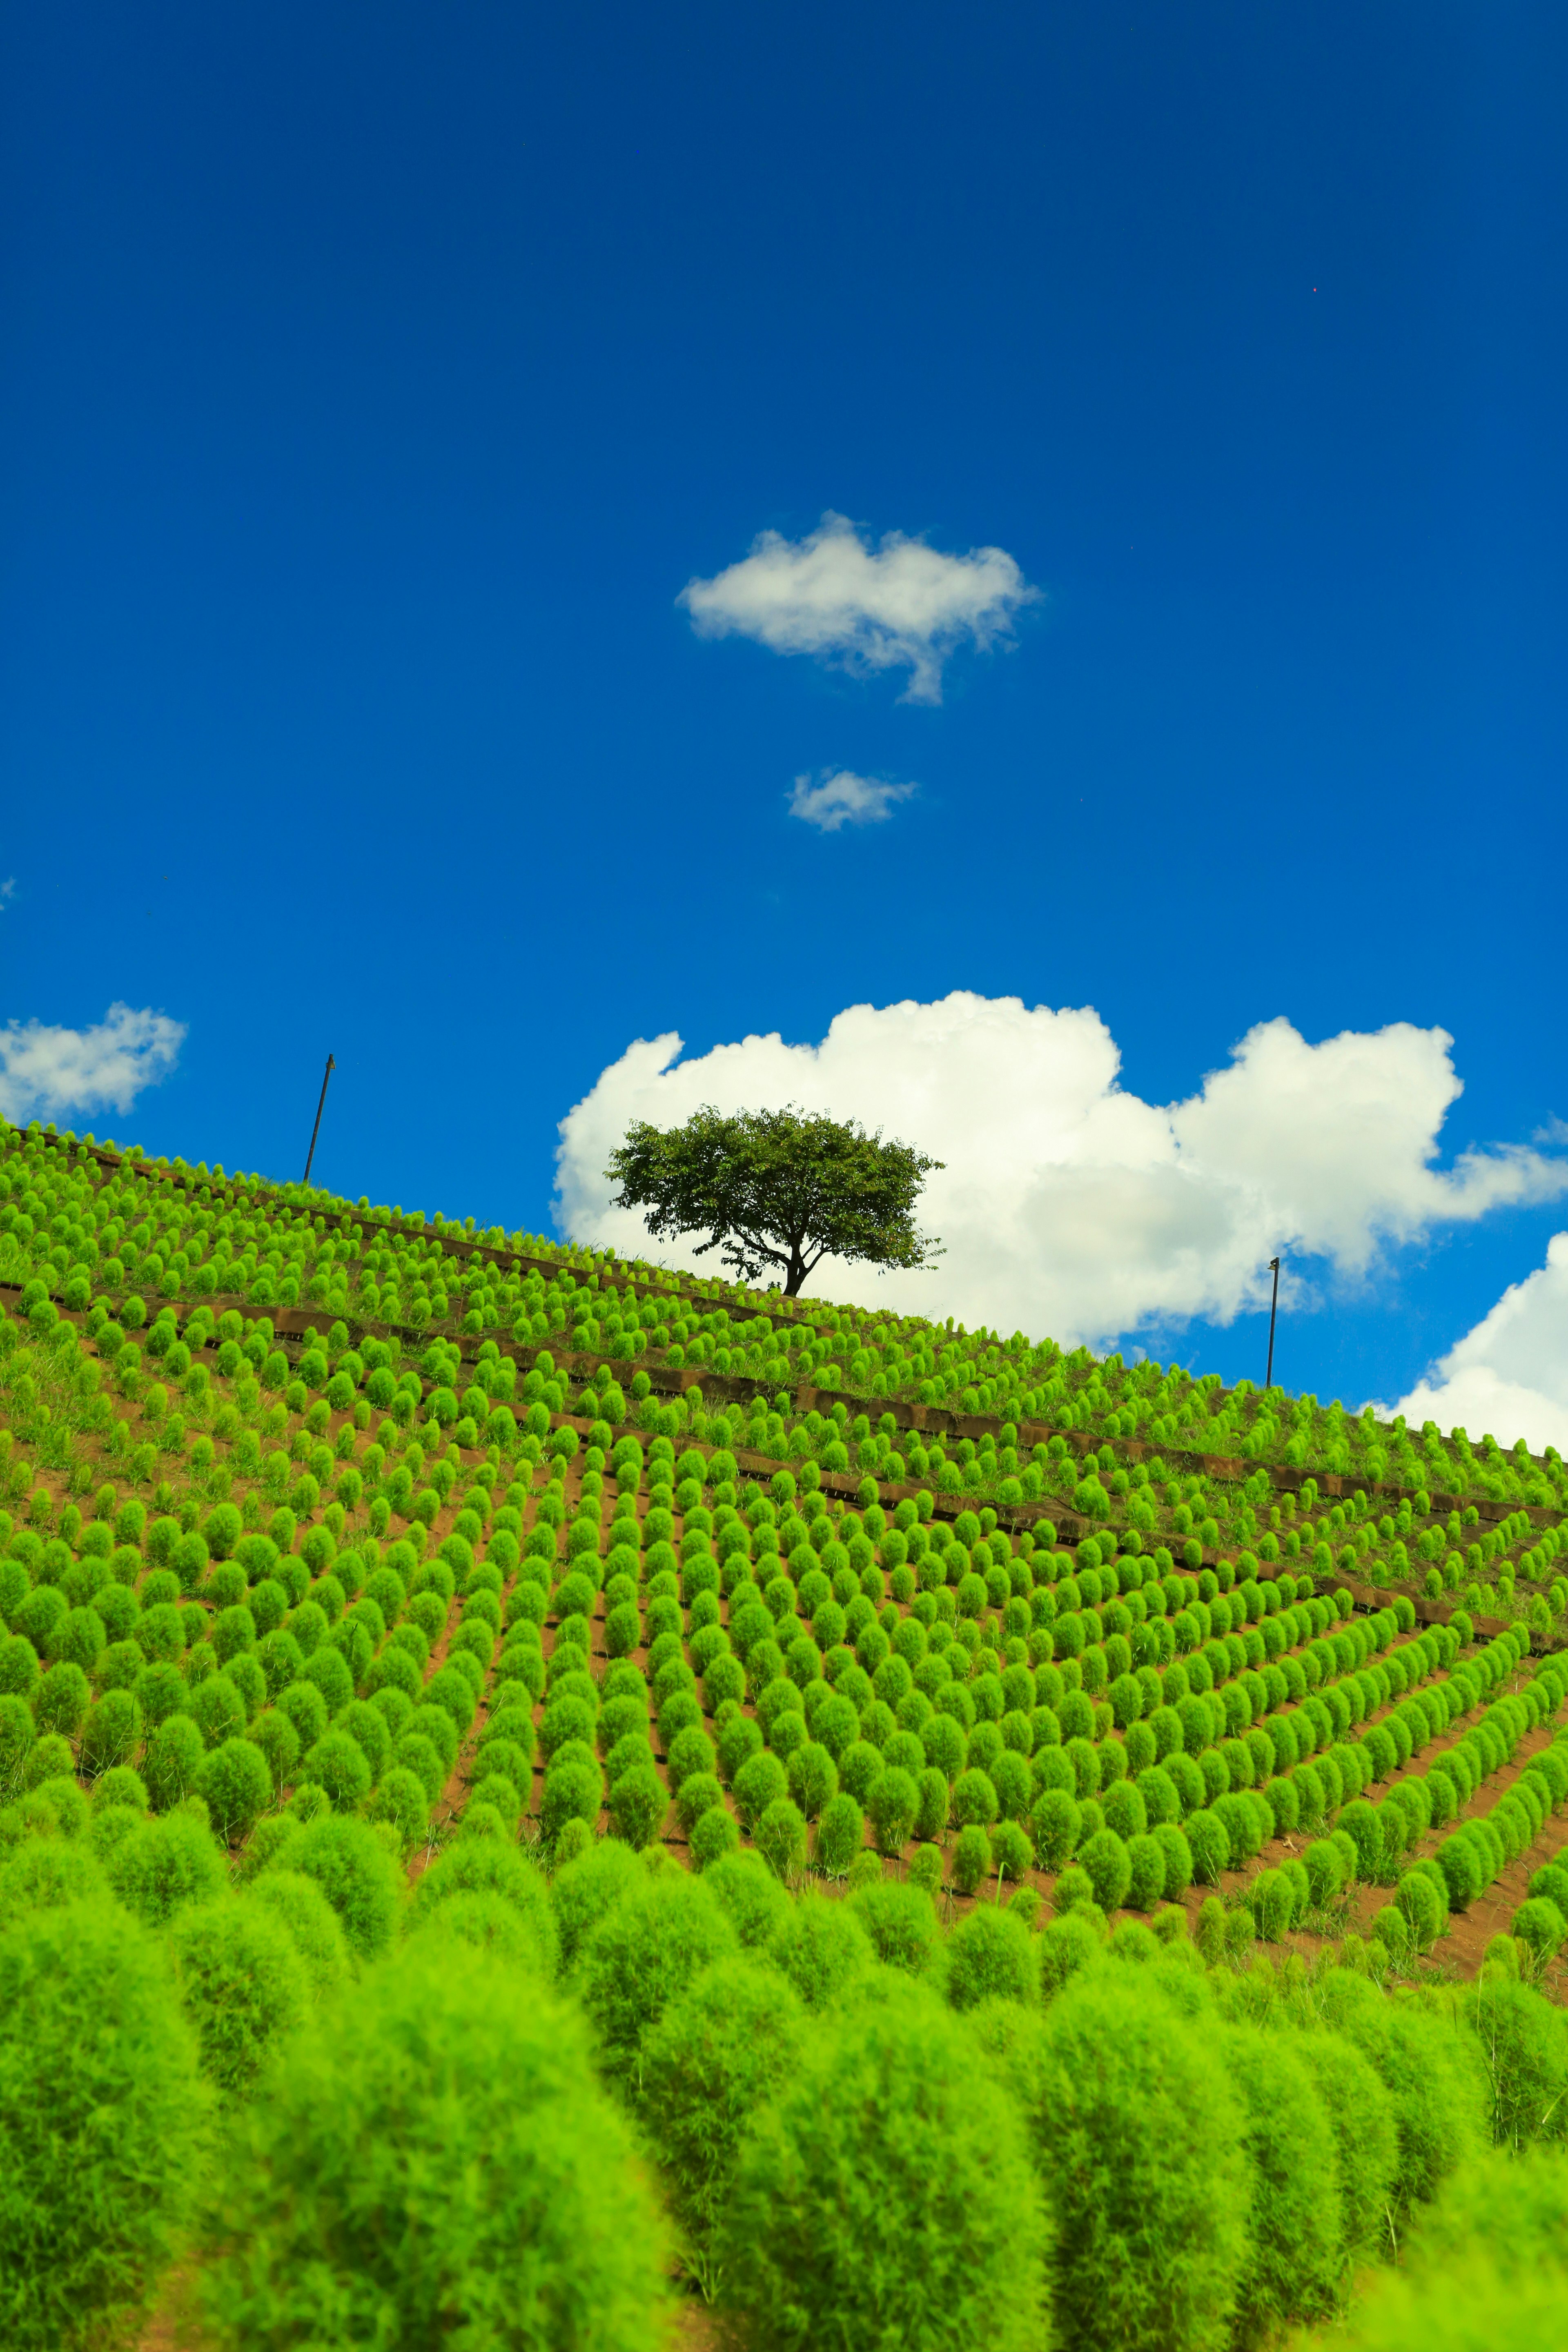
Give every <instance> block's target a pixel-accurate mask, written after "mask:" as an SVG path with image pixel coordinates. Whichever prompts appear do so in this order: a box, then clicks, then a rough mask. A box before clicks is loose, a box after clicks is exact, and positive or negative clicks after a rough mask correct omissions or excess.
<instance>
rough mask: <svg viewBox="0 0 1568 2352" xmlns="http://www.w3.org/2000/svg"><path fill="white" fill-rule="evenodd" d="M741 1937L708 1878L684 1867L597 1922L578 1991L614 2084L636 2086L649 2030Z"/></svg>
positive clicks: (581, 1963)
mask: <svg viewBox="0 0 1568 2352" xmlns="http://www.w3.org/2000/svg"><path fill="white" fill-rule="evenodd" d="M739 1940H740V1939H739V1938H738V1937H737V1936H736V1934H735V1930H734V1928H733V1927H732V1926H731V1923H730V1920H729V1918H728V1917H727V1916H726V1915H725V1912H724V1910H723V1907H722V1906H721V1904H720V1903H719V1902H718V1900H717V1898H716V1897H715V1896H714V1895H712V1894H711V1893H710V1891H709V1888H708V1886H707V1884H706V1882H705V1881H704V1880H703V1879H700V1878H691V1877H689V1876H688V1875H687V1874H686V1873H685V1872H684V1871H670V1872H667V1873H662V1874H660V1875H659V1876H658V1877H656V1878H654V1879H651V1880H649V1881H648V1882H647V1884H646V1885H643V1886H641V1887H639V1888H637V1889H636V1890H633V1891H628V1892H627V1893H626V1894H625V1895H622V1897H621V1899H620V1901H619V1902H618V1903H616V1904H615V1905H614V1906H612V1907H611V1908H610V1909H609V1910H608V1911H606V1912H605V1914H604V1915H603V1916H602V1917H600V1918H599V1919H598V1920H597V1921H595V1925H594V1926H593V1927H590V1928H589V1930H588V1932H587V1934H586V1936H585V1937H584V1940H583V1943H582V1946H581V1948H580V1951H579V1955H578V1960H577V1989H578V1993H579V1996H580V1998H581V2000H582V2003H583V2007H584V2011H586V2013H587V2016H588V2020H589V2022H590V2023H591V2024H592V2026H593V2028H594V2031H595V2034H596V2036H597V2039H598V2047H599V2061H600V2064H601V2066H602V2067H603V2068H604V2071H605V2074H607V2075H608V2076H609V2078H610V2079H611V2080H612V2081H613V2082H616V2083H625V2084H632V2085H633V2086H634V2087H635V2083H636V2079H637V2070H638V2065H639V2059H640V2052H641V2048H642V2042H643V2037H644V2035H645V2034H647V2032H648V2031H649V2029H650V2028H651V2027H652V2026H654V2025H656V2024H657V2023H658V2020H659V2019H660V2018H661V2017H662V2016H663V2014H664V2011H665V2010H666V2009H667V2008H668V2005H669V2003H670V2002H671V2001H672V2000H675V1999H676V1998H677V1996H678V1995H679V1994H680V1993H682V1992H684V1991H685V1990H686V1989H687V1987H688V1986H689V1985H690V1984H691V1983H692V1982H693V1981H694V1980H695V1979H697V1978H698V1977H699V1976H700V1974H701V1972H702V1970H703V1969H707V1968H710V1967H711V1966H712V1965H713V1963H714V1962H715V1961H716V1960H720V1959H723V1958H726V1957H727V1956H728V1955H729V1954H731V1953H732V1952H734V1951H735V1950H736V1949H737V1948H738V1947H739Z"/></svg>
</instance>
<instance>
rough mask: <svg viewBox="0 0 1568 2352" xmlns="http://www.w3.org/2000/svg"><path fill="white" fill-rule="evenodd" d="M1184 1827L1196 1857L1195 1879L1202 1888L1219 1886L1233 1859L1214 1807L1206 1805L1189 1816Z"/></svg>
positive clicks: (1227, 1839) (1189, 1849)
mask: <svg viewBox="0 0 1568 2352" xmlns="http://www.w3.org/2000/svg"><path fill="white" fill-rule="evenodd" d="M1183 1828H1184V1832H1185V1834H1186V1840H1187V1851H1188V1852H1189V1853H1190V1854H1191V1855H1192V1857H1193V1876H1194V1879H1195V1880H1196V1881H1197V1883H1198V1885H1200V1886H1217V1885H1219V1880H1220V1873H1221V1872H1222V1871H1225V1870H1228V1869H1229V1868H1230V1864H1231V1859H1232V1856H1231V1850H1230V1839H1229V1838H1228V1836H1227V1835H1226V1829H1225V1824H1224V1822H1222V1821H1221V1820H1220V1819H1219V1816H1218V1815H1217V1814H1216V1813H1215V1811H1213V1810H1212V1808H1211V1807H1209V1806H1206V1805H1203V1806H1200V1807H1199V1809H1198V1811H1196V1812H1195V1813H1189V1814H1188V1815H1187V1818H1186V1821H1185V1822H1184V1824H1183Z"/></svg>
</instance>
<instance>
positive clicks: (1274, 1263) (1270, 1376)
mask: <svg viewBox="0 0 1568 2352" xmlns="http://www.w3.org/2000/svg"><path fill="white" fill-rule="evenodd" d="M328 1067H329V1068H330V1067H331V1064H330V1063H329V1065H328ZM1268 1263H1269V1265H1270V1267H1271V1268H1272V1269H1273V1274H1274V1301H1273V1304H1272V1306H1271V1307H1269V1309H1268V1370H1267V1371H1266V1372H1265V1373H1264V1375H1263V1385H1264V1387H1265V1388H1266V1389H1271V1388H1272V1387H1273V1386H1274V1318H1275V1317H1276V1316H1277V1315H1278V1314H1279V1259H1278V1258H1277V1257H1271V1258H1270V1259H1269V1261H1268Z"/></svg>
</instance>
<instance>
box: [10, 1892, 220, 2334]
mask: <svg viewBox="0 0 1568 2352" xmlns="http://www.w3.org/2000/svg"><path fill="white" fill-rule="evenodd" d="M0 2013H3V2014H4V2016H5V2021H6V2031H5V2034H4V2036H3V2037H0V2179H4V2181H5V2193H4V2195H3V2196H0V2276H3V2277H4V2279H5V2341H6V2344H7V2345H8V2346H9V2347H15V2352H58V2347H78V2346H80V2345H83V2344H85V2343H86V2342H87V2341H88V2340H89V2338H92V2337H94V2336H98V2335H100V2333H101V2332H102V2331H104V2330H105V2328H110V2329H116V2328H121V2327H124V2326H126V2325H127V2324H128V2323H129V2322H130V2321H131V2320H132V2316H133V2315H135V2314H136V2313H137V2312H139V2311H140V2310H142V2309H143V2308H144V2307H145V2306H146V2305H147V2303H148V2302H149V2300H150V2299H151V2296H152V2294H153V2292H154V2290H155V2289H156V2287H157V2285H158V2284H159V2281H160V2279H161V2276H162V2274H163V2271H164V2270H165V2268H166V2267H167V2265H168V2263H169V2262H170V2261H171V2259H172V2257H173V2254H174V2248H175V2244H176V2242H177V2239H178V2235H179V2231H180V2229H181V2226H182V2224H183V2222H184V2217H185V2214H186V2211H187V2210H188V2207H189V2201H190V2196H191V2191H192V2187H193V2184H194V2182H195V2178H196V2169H197V2154H198V2148H199V2145H200V2135H201V2132H202V2129H203V2126H204V2122H205V2114H204V2108H205V2102H204V2099H203V2095H202V2090H201V2084H200V2080H199V2076H198V2074H197V2066H196V2051H195V2042H194V2040H193V2038H192V2035H191V2032H190V2029H189V2027H188V2026H187V2025H186V2024H185V2022H184V2019H183V2018H182V2016H181V2014H180V2010H179V2004H178V2001H177V2000H176V1998H175V1994H174V1985H173V1982H172V1980H171V1979H170V1975H169V1969H168V1964H167V1961H166V1959H165V1958H164V1956H163V1952H162V1951H161V1949H160V1948H159V1947H158V1945H157V1944H156V1943H155V1942H154V1940H153V1937H151V1936H149V1935H148V1934H147V1933H146V1932H145V1931H144V1930H143V1929H142V1928H141V1927H138V1926H137V1925H136V1923H135V1922H134V1921H133V1920H131V1919H128V1918H127V1916H126V1915H125V1913H124V1912H123V1911H122V1910H121V1909H120V1908H119V1907H118V1906H116V1905H114V1904H112V1903H109V1902H104V1901H100V1902H89V1903H80V1904H75V1905H71V1906H66V1907H65V1908H62V1909H55V1910H36V1911H29V1912H26V1913H23V1914H21V1915H19V1916H16V1917H14V1918H12V1919H11V1921H10V1923H9V1925H8V1927H7V1929H6V1932H5V1935H4V1936H3V1937H0Z"/></svg>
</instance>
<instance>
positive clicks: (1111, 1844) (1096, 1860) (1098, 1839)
mask: <svg viewBox="0 0 1568 2352" xmlns="http://www.w3.org/2000/svg"><path fill="white" fill-rule="evenodd" d="M1078 1861H1079V1868H1080V1869H1082V1870H1086V1871H1087V1872H1088V1873H1089V1884H1090V1885H1091V1886H1092V1887H1093V1889H1094V1899H1095V1901H1096V1903H1098V1904H1099V1906H1100V1909H1101V1910H1102V1911H1118V1910H1120V1909H1121V1906H1122V1904H1123V1903H1125V1901H1126V1900H1127V1894H1128V1889H1129V1887H1130V1886H1131V1883H1132V1865H1131V1862H1130V1861H1129V1859H1128V1853H1127V1848H1126V1847H1125V1846H1124V1845H1123V1843H1122V1842H1121V1839H1120V1838H1119V1837H1118V1836H1117V1834H1116V1832H1115V1831H1114V1830H1097V1831H1096V1832H1095V1833H1094V1835H1093V1836H1092V1837H1090V1838H1086V1839H1085V1841H1084V1843H1083V1845H1082V1846H1081V1848H1080V1849H1079V1855H1078Z"/></svg>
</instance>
